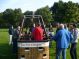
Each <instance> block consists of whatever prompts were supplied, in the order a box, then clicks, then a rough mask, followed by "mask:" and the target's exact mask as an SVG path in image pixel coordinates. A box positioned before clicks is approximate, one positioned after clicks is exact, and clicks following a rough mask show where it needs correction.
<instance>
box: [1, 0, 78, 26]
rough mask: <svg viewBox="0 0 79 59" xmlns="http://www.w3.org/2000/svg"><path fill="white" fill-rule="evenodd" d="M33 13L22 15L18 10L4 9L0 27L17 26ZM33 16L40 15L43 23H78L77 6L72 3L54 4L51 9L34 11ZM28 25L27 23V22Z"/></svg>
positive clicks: (60, 2) (43, 8)
mask: <svg viewBox="0 0 79 59" xmlns="http://www.w3.org/2000/svg"><path fill="white" fill-rule="evenodd" d="M32 14H33V11H25V12H24V13H22V10H21V9H20V8H18V9H14V10H13V9H6V10H5V11H4V12H1V13H0V27H7V26H8V25H9V24H11V25H14V26H17V25H19V22H20V21H21V20H22V19H23V15H32ZM35 15H42V17H43V19H44V21H45V23H47V24H49V23H53V22H60V23H71V22H75V23H78V22H79V4H78V3H73V2H72V1H68V2H63V1H58V2H55V3H54V4H53V5H52V6H51V7H48V6H45V7H42V8H39V9H37V10H36V11H35ZM28 23H29V22H28Z"/></svg>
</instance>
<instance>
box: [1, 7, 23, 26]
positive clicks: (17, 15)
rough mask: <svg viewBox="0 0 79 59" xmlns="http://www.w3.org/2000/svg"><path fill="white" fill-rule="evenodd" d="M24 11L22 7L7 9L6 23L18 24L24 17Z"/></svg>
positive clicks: (4, 16) (5, 13) (4, 17)
mask: <svg viewBox="0 0 79 59" xmlns="http://www.w3.org/2000/svg"><path fill="white" fill-rule="evenodd" d="M22 15H23V14H22V11H21V9H15V10H12V9H6V10H5V11H4V12H3V19H4V21H5V22H6V24H12V25H14V26H16V25H18V23H19V22H20V20H21V18H22Z"/></svg>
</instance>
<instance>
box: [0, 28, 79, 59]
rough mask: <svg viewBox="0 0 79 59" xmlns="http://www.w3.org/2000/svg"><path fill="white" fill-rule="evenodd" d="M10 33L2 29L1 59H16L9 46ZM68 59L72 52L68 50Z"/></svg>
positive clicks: (0, 36) (0, 32) (78, 45)
mask: <svg viewBox="0 0 79 59" xmlns="http://www.w3.org/2000/svg"><path fill="white" fill-rule="evenodd" d="M8 36H9V35H8V32H7V30H6V29H0V59H16V58H15V56H14V55H13V54H12V46H9V44H8V41H9V37H8ZM55 49H56V48H55V42H52V47H51V48H50V59H55V55H56V53H55ZM77 56H78V59H79V43H78V44H77ZM67 59H71V58H70V51H69V49H67Z"/></svg>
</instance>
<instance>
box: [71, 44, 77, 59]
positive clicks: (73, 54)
mask: <svg viewBox="0 0 79 59" xmlns="http://www.w3.org/2000/svg"><path fill="white" fill-rule="evenodd" d="M70 56H71V59H77V52H76V43H73V44H71V49H70Z"/></svg>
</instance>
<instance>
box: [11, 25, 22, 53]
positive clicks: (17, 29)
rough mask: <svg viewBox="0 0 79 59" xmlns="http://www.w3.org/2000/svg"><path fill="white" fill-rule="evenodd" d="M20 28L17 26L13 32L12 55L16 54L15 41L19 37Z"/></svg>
mask: <svg viewBox="0 0 79 59" xmlns="http://www.w3.org/2000/svg"><path fill="white" fill-rule="evenodd" d="M20 30H21V29H20V26H18V27H17V28H16V29H15V31H14V33H13V40H12V41H13V53H14V54H17V49H18V48H17V40H18V39H19V35H20Z"/></svg>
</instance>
